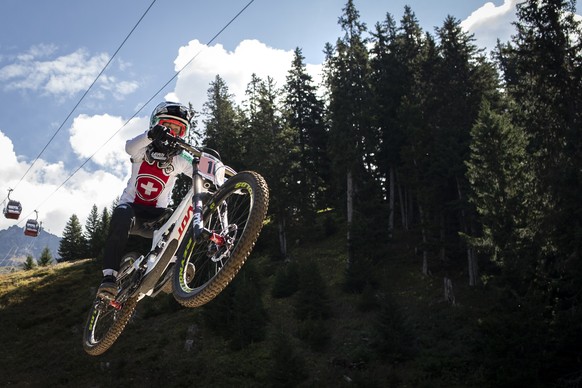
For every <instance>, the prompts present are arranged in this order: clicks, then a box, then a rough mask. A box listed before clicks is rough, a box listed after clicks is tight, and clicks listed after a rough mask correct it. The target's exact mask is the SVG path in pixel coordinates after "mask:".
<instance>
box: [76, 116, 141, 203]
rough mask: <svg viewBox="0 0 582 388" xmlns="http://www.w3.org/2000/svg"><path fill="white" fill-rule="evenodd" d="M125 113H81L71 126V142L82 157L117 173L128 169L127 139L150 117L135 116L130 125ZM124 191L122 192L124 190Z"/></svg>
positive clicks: (121, 173) (137, 131)
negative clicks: (92, 114) (116, 114)
mask: <svg viewBox="0 0 582 388" xmlns="http://www.w3.org/2000/svg"><path fill="white" fill-rule="evenodd" d="M125 121H126V120H124V119H123V118H121V117H114V116H110V115H108V114H104V115H95V116H87V115H84V114H82V115H79V116H77V117H76V118H75V119H74V120H73V123H72V125H71V128H70V129H69V134H70V140H69V141H70V143H71V147H72V148H73V151H74V152H75V154H77V156H78V157H79V159H82V160H86V159H87V158H89V157H91V160H92V161H93V162H94V163H96V164H97V165H99V166H100V167H103V168H106V169H108V170H109V171H111V172H113V173H115V174H116V175H117V176H123V175H124V174H125V173H126V172H127V171H126V170H127V161H128V156H127V154H126V153H125V141H126V140H127V139H129V138H131V137H134V136H135V135H137V134H138V133H141V132H143V131H144V130H145V128H147V126H148V120H147V118H134V119H132V120H130V121H129V122H128V123H127V125H124V124H125ZM120 194H121V193H120Z"/></svg>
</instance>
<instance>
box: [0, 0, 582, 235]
mask: <svg viewBox="0 0 582 388" xmlns="http://www.w3.org/2000/svg"><path fill="white" fill-rule="evenodd" d="M249 3H250V5H249ZM345 3H346V1H345V0H294V1H283V0H255V1H252V2H251V1H250V0H213V1H194V0H174V1H170V0H157V1H153V0H134V1H123V0H122V1H120V0H101V1H99V2H85V1H71V0H67V1H66V0H52V1H44V0H18V1H17V0H7V1H4V2H3V4H2V6H3V9H2V13H3V15H4V18H3V22H2V23H1V24H0V115H1V117H3V118H4V119H3V120H1V121H0V155H2V156H1V158H2V163H1V164H0V196H1V198H5V195H6V193H7V190H8V188H10V187H11V188H14V189H15V191H14V192H13V193H12V195H11V196H12V198H13V199H17V200H19V201H21V202H22V204H23V207H24V211H23V216H22V217H21V219H20V220H19V221H18V222H15V221H13V220H8V219H5V218H3V217H1V218H0V229H6V228H8V227H9V226H11V225H14V224H17V225H19V226H23V225H24V222H25V218H27V217H28V216H31V217H32V215H33V214H34V213H33V212H34V210H35V209H37V210H38V211H39V219H40V220H42V221H43V225H44V226H45V227H46V228H47V230H49V231H50V232H51V233H54V234H57V235H61V233H62V229H63V227H64V226H65V224H66V222H67V220H68V219H69V217H70V216H71V214H73V213H75V214H77V216H78V217H79V218H80V220H81V223H82V224H84V222H85V219H86V217H87V215H88V213H89V211H90V208H91V206H92V205H93V204H96V205H97V206H98V207H99V209H100V210H101V209H102V208H103V207H109V206H110V204H111V203H112V201H113V200H114V199H115V197H116V196H118V195H120V194H121V190H122V189H123V187H124V186H125V181H126V179H127V171H128V163H129V161H128V158H127V155H126V154H125V153H124V151H123V144H124V142H125V139H127V138H128V137H130V136H134V135H136V134H138V133H140V132H142V131H144V130H145V129H146V125H147V117H148V116H149V113H150V111H151V110H152V108H153V107H154V106H155V105H156V104H157V103H158V102H159V101H161V100H163V99H174V100H176V99H177V100H179V101H181V102H184V103H187V102H192V103H193V104H194V108H195V109H197V110H201V109H202V104H203V103H204V102H205V101H206V93H207V89H208V87H209V83H210V81H211V80H213V79H214V77H215V76H216V74H220V76H221V77H222V78H224V79H225V80H226V82H227V84H228V85H229V89H230V91H231V92H232V93H234V94H235V96H236V100H237V102H241V101H242V100H243V98H244V96H243V93H244V89H245V87H246V85H247V83H248V82H249V81H250V76H251V74H252V73H256V74H257V75H259V76H260V77H263V78H266V77H267V76H271V77H273V78H274V79H275V80H276V82H277V85H279V86H281V85H283V83H284V81H285V76H286V72H287V69H288V67H289V65H290V63H291V58H292V52H293V50H294V49H295V48H296V47H299V48H301V49H302V51H303V55H304V56H305V58H306V63H307V65H308V71H309V72H310V73H311V74H312V75H313V77H314V79H316V80H317V79H319V77H320V74H321V64H322V62H323V59H324V55H323V48H324V46H325V43H327V42H330V43H334V42H335V41H336V39H337V38H338V37H340V36H341V31H340V27H339V25H338V24H337V21H338V18H339V16H340V15H341V13H342V8H343V7H344V6H345ZM354 3H355V5H356V8H357V9H358V11H359V12H360V18H361V21H362V22H364V23H366V25H367V26H368V28H369V29H372V28H373V26H374V24H375V23H377V22H380V21H383V20H384V19H385V17H386V14H387V13H390V14H392V16H393V17H394V18H395V19H396V20H397V21H399V20H400V18H401V17H402V14H403V12H404V7H405V5H407V4H408V5H410V7H411V9H412V11H413V12H414V13H415V14H416V17H417V19H418V21H419V22H420V24H421V26H422V27H423V29H424V30H425V31H429V32H431V33H433V32H434V28H435V27H438V26H441V25H442V22H443V21H444V19H445V18H446V17H447V15H452V16H454V17H456V18H457V19H459V20H461V21H462V23H463V26H464V27H465V28H466V29H467V31H469V32H470V33H473V34H475V38H476V44H477V45H479V46H480V47H483V48H485V49H490V48H491V47H493V45H494V44H495V41H496V39H497V38H500V39H501V40H502V41H507V40H509V38H510V35H511V34H512V33H513V32H514V29H513V27H512V26H511V22H512V21H514V20H515V4H516V3H517V0H496V1H493V2H487V1H484V0H438V1H435V0H409V1H399V0H391V1H379V0H355V1H354ZM247 5H248V7H247V8H246V9H245V10H244V11H243V12H242V13H241V14H240V16H238V18H237V19H236V20H235V21H234V22H232V24H230V25H229V26H228V27H227V28H226V29H225V30H224V31H223V32H222V33H221V34H220V35H219V36H218V37H217V38H216V39H215V40H214V41H212V42H211V44H210V45H207V44H208V43H209V42H210V41H211V39H212V38H213V37H214V36H215V35H216V34H217V33H219V31H220V30H221V29H222V28H223V27H225V26H226V25H227V23H228V22H229V21H230V20H231V19H232V18H233V17H235V15H237V14H238V13H239V12H240V11H241V10H242V9H243V8H245V6H247ZM148 8H149V10H148ZM146 10H148V12H147V13H146V14H145V16H144V17H143V19H142V20H141V22H140V23H139V25H137V27H136V28H135V30H134V31H133V32H132V34H131V35H130V36H129V38H128V39H127V41H125V43H124V45H123V46H122V47H121V49H120V50H119V52H118V53H117V54H116V55H115V56H114V53H115V52H116V50H117V49H118V48H119V47H120V45H121V44H122V42H123V41H124V39H125V38H126V37H127V36H128V34H129V33H130V31H131V30H132V29H133V28H134V27H135V26H136V23H137V22H138V20H139V19H140V18H141V17H142V15H144V13H145V12H146ZM578 10H579V8H578ZM578 13H580V12H578ZM111 58H113V60H111ZM192 58H194V60H193V61H192V62H191V63H190V64H189V65H188V66H186V67H185V68H184V69H183V70H182V71H181V72H180V74H179V75H177V76H176V74H177V72H178V71H179V70H180V69H182V68H183V67H184V66H185V65H186V63H188V62H189V61H190V60H191V59H192ZM110 60H111V63H110V64H109V66H108V67H107V68H106V69H105V71H104V73H103V74H102V75H101V77H100V78H99V79H98V80H97V82H95V84H94V85H93V87H92V88H91V89H90V90H89V92H88V93H87V95H86V97H85V98H84V99H83V100H81V97H82V96H83V94H84V93H85V92H86V91H87V90H88V89H89V86H90V85H91V83H92V82H93V81H94V80H95V78H96V77H97V75H98V74H99V72H100V71H102V70H103V68H104V67H105V65H106V64H107V62H108V61H110ZM173 77H175V78H173ZM168 81H171V82H169V83H168ZM166 83H168V85H167V86H165V87H164V85H165V84H166ZM156 94H157V95H156ZM152 97H153V100H152V101H151V102H149V103H148V101H149V100H150V99H152ZM79 101H80V103H79ZM77 104H78V106H77V107H76V108H75V106H76V105H77ZM140 109H141V110H140ZM69 115H70V116H69ZM130 119H131V120H130ZM128 120H129V122H128ZM126 122H128V123H127V125H124V124H125V123H126ZM51 138H52V141H51ZM39 154H40V157H39V158H38V160H36V159H37V156H39ZM35 160H36V162H35ZM87 160H89V162H87ZM33 162H34V164H33ZM85 162H87V163H85ZM226 162H228V161H226ZM31 166H32V167H31ZM27 171H28V172H27ZM75 171H76V172H75ZM74 172H75V173H74ZM73 173H74V174H73ZM65 182H66V183H65Z"/></svg>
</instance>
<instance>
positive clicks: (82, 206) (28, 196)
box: [0, 131, 129, 236]
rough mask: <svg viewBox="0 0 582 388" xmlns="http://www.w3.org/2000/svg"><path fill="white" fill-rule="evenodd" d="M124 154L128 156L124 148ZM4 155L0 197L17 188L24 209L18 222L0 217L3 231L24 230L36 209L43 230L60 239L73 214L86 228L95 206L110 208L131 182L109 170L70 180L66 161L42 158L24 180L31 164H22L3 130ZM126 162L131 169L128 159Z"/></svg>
mask: <svg viewBox="0 0 582 388" xmlns="http://www.w3.org/2000/svg"><path fill="white" fill-rule="evenodd" d="M120 153H121V154H125V152H124V151H123V149H121V151H120ZM0 154H1V155H2V164H1V165H0V175H1V176H2V186H0V189H1V190H2V192H1V193H0V195H1V196H2V198H5V197H6V194H7V193H8V188H14V189H15V190H14V192H12V194H11V196H10V197H11V199H14V200H17V201H19V202H20V203H21V204H22V207H23V211H22V214H21V216H20V219H18V220H11V219H6V218H5V217H3V216H2V217H0V229H6V228H9V227H10V226H12V225H18V226H19V227H23V226H24V224H25V222H26V219H27V218H35V213H34V210H38V212H39V217H38V219H39V221H42V223H43V227H44V228H45V229H46V230H47V231H49V232H51V233H53V234H56V235H58V236H60V235H62V231H63V229H64V227H65V225H66V223H67V221H68V220H69V218H70V217H71V215H72V214H76V215H77V217H79V220H80V221H81V225H84V224H85V222H86V219H87V216H88V215H89V212H90V210H91V207H92V206H93V204H95V205H97V207H98V208H99V209H100V210H102V209H103V208H105V207H107V208H109V207H110V206H111V203H112V202H113V200H114V199H115V198H116V197H117V196H119V195H120V194H121V191H122V190H123V187H124V186H125V182H126V180H127V177H125V176H124V177H119V176H117V175H115V174H112V173H110V172H106V171H105V170H102V171H95V172H88V171H87V170H84V169H81V170H79V171H78V172H77V173H75V175H73V176H72V177H70V175H71V171H68V170H66V169H65V167H64V164H63V162H57V163H49V162H47V161H45V160H43V159H39V160H37V161H36V163H35V164H34V166H33V167H32V168H31V169H30V171H29V172H28V174H27V175H26V177H24V179H23V180H22V181H21V180H20V179H21V178H22V177H23V176H24V174H25V173H26V171H27V170H28V169H29V167H30V163H28V162H19V161H18V158H17V156H16V154H15V152H14V146H13V144H12V141H11V140H10V139H9V138H8V137H6V136H5V135H4V133H3V132H1V131H0ZM125 155H126V154H125ZM125 163H127V165H126V170H127V169H128V165H129V160H127V157H126V162H125ZM69 177H70V179H69V180H68V181H67V182H66V183H65V184H64V185H63V182H65V180H67V178H69ZM61 185H62V187H60V186H61ZM57 189H58V190H57ZM4 206H5V203H2V207H4Z"/></svg>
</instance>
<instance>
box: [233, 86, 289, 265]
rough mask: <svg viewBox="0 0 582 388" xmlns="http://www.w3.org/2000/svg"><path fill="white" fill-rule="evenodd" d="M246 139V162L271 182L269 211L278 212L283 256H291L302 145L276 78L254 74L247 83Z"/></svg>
mask: <svg viewBox="0 0 582 388" xmlns="http://www.w3.org/2000/svg"><path fill="white" fill-rule="evenodd" d="M246 95H247V100H246V102H245V103H246V106H245V109H244V114H245V116H246V124H245V127H244V133H245V135H244V136H243V141H244V144H245V145H244V149H245V150H246V152H245V155H244V160H245V164H246V165H248V166H250V169H252V170H255V171H257V172H259V173H260V174H261V175H263V177H264V178H265V180H266V181H267V184H268V185H269V191H270V193H271V194H270V203H269V209H270V210H269V212H270V213H271V214H273V215H274V221H275V223H276V225H277V229H278V235H279V247H280V255H281V256H282V257H285V256H286V255H287V229H288V224H289V223H290V221H291V220H293V216H294V213H296V209H297V207H298V205H297V202H298V201H300V199H298V198H297V196H296V195H295V193H296V192H297V185H296V183H295V182H294V180H293V178H294V177H295V176H296V172H297V171H298V166H299V159H300V158H299V148H298V147H297V145H296V144H295V143H294V141H293V134H294V133H293V129H292V128H290V127H289V126H288V125H286V123H285V122H284V121H283V120H282V118H281V112H280V108H279V106H278V99H279V97H280V91H279V90H278V89H277V88H276V85H275V84H274V81H273V79H272V78H270V77H268V78H267V80H262V79H260V78H259V77H257V76H256V75H253V77H252V80H251V82H250V83H249V84H248V86H247V92H246Z"/></svg>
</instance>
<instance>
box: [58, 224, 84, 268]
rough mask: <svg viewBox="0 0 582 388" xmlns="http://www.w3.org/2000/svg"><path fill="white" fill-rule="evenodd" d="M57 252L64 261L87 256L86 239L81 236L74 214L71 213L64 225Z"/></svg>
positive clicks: (80, 229) (80, 228) (81, 231)
mask: <svg viewBox="0 0 582 388" xmlns="http://www.w3.org/2000/svg"><path fill="white" fill-rule="evenodd" d="M58 252H59V255H60V257H62V258H63V260H65V261H70V260H78V259H82V258H85V257H87V239H86V238H85V236H83V230H82V227H81V224H80V222H79V218H78V217H77V215H76V214H73V215H72V216H71V217H70V218H69V221H68V222H67V224H66V225H65V229H64V230H63V238H62V239H61V242H60V244H59V250H58Z"/></svg>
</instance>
